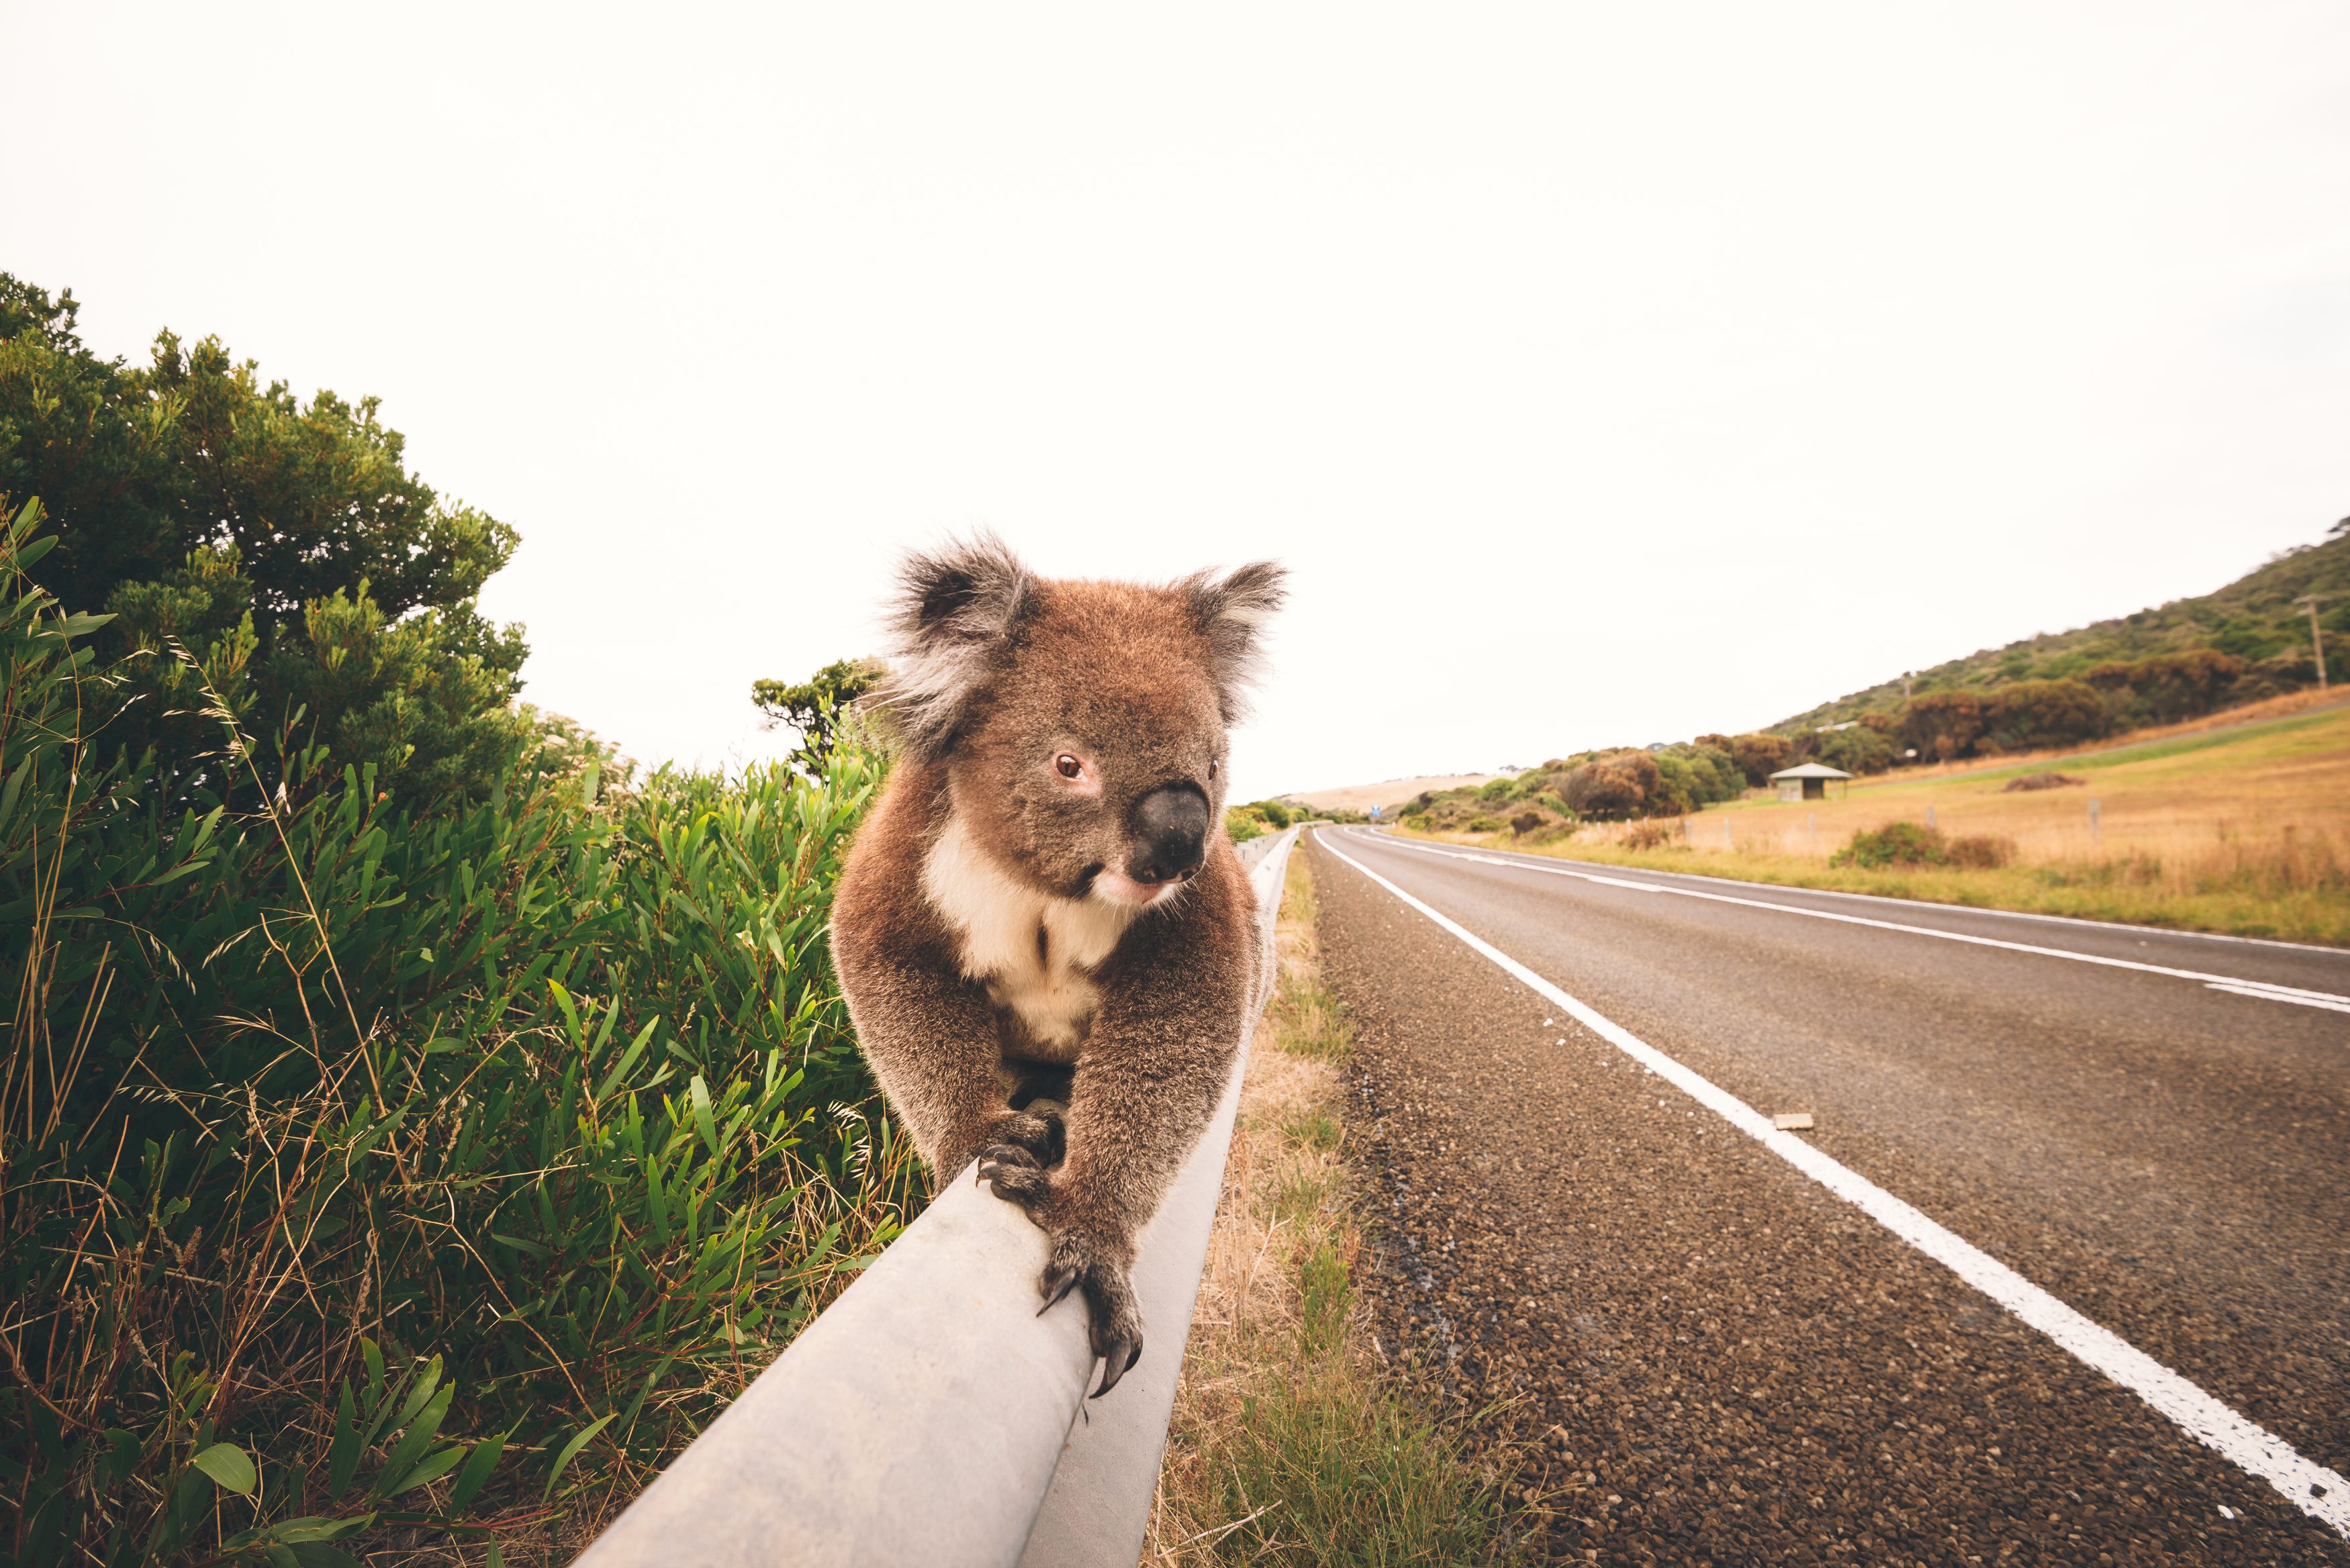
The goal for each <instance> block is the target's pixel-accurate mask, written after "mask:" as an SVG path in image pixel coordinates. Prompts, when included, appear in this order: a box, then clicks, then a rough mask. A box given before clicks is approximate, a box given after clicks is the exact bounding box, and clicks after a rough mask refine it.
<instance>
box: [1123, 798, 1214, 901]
mask: <svg viewBox="0 0 2350 1568" xmlns="http://www.w3.org/2000/svg"><path fill="white" fill-rule="evenodd" d="M1134 836H1135V841H1136V842H1135V857H1134V862H1133V864H1132V865H1130V866H1128V867H1127V875H1128V876H1129V877H1133V878H1134V879H1135V880H1136V881H1138V882H1171V881H1173V880H1175V879H1176V878H1177V877H1189V876H1190V875H1191V873H1192V872H1194V871H1197V870H1198V869H1199V868H1200V862H1201V860H1203V859H1205V858H1206V857H1207V853H1208V799H1207V797H1206V796H1205V795H1203V794H1201V793H1200V790H1199V786H1198V785H1196V784H1161V785H1159V787H1158V788H1157V789H1155V790H1152V791H1151V792H1150V793H1149V794H1147V795H1144V796H1143V797H1142V798H1141V799H1140V800H1139V801H1138V802H1136V803H1135V807H1134Z"/></svg>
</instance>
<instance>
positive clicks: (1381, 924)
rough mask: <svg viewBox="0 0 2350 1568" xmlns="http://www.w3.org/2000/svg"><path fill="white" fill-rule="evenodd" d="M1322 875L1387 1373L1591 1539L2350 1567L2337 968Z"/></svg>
mask: <svg viewBox="0 0 2350 1568" xmlns="http://www.w3.org/2000/svg"><path fill="white" fill-rule="evenodd" d="M1311 854H1312V857H1313V864H1314V868H1315V875H1316V881H1317V884H1318V886H1319V888H1320V894H1321V906H1322V911H1323V916H1322V918H1323V945H1324V954H1325V968H1326V974H1327V977H1328V979H1329V981H1330V982H1331V984H1332V985H1333V987H1334V988H1335V989H1336V992H1338V994H1339V996H1340V998H1341V999H1342V1000H1343V1001H1344V1002H1347V1005H1348V1007H1349V1009H1350V1012H1351V1013H1352V1016H1353V1019H1354V1022H1355V1024H1356V1028H1357V1036H1358V1039H1359V1040H1360V1043H1361V1044H1360V1048H1359V1054H1358V1073H1359V1076H1360V1080H1361V1081H1360V1088H1361V1091H1362V1094H1363V1096H1364V1102H1365V1107H1366V1110H1367V1112H1368V1116H1369V1123H1368V1130H1369V1132H1370V1135H1371V1136H1370V1138H1369V1141H1368V1145H1367V1147H1368V1148H1369V1150H1370V1156H1369V1163H1370V1166H1371V1168H1372V1171H1373V1179H1374V1182H1375V1186H1376V1190H1375V1194H1374V1196H1375V1198H1376V1200H1377V1201H1378V1205H1379V1206H1380V1208H1381V1209H1383V1210H1386V1215H1385V1218H1386V1220H1387V1225H1386V1230H1385V1233H1384V1238H1383V1243H1382V1253H1383V1264H1384V1271H1385V1272H1383V1273H1382V1274H1381V1275H1380V1279H1379V1283H1378V1286H1377V1287H1376V1288H1375V1290H1374V1295H1375V1298H1376V1300H1377V1304H1378V1322H1379V1324H1380V1334H1381V1338H1382V1341H1383V1345H1382V1348H1383V1349H1385V1350H1388V1352H1390V1353H1394V1352H1395V1351H1397V1350H1399V1349H1400V1350H1403V1351H1406V1352H1409V1353H1412V1354H1417V1355H1421V1356H1425V1357H1432V1358H1436V1359H1438V1360H1439V1361H1440V1362H1441V1363H1443V1364H1446V1365H1450V1366H1454V1367H1456V1368H1457V1376H1458V1377H1459V1379H1460V1380H1461V1383H1462V1384H1463V1385H1465V1386H1466V1388H1467V1391H1469V1392H1471V1393H1472V1394H1474V1395H1477V1396H1480V1397H1485V1398H1508V1399H1513V1400H1514V1401H1515V1402H1514V1403H1513V1404H1512V1405H1511V1406H1510V1407H1508V1409H1507V1410H1506V1411H1505V1413H1504V1415H1503V1417H1502V1419H1503V1420H1504V1421H1505V1422H1506V1423H1507V1424H1508V1425H1509V1427H1510V1428H1511V1429H1512V1430H1513V1432H1514V1433H1515V1434H1516V1435H1518V1436H1519V1437H1521V1438H1524V1439H1526V1440H1529V1441H1531V1442H1533V1443H1534V1444H1535V1445H1536V1449H1537V1451H1538V1452H1539V1453H1540V1454H1541V1455H1542V1456H1543V1459H1544V1464H1545V1466H1546V1468H1547V1475H1548V1477H1549V1480H1550V1484H1552V1485H1554V1486H1555V1487H1557V1488H1559V1489H1560V1490H1559V1491H1558V1494H1557V1496H1556V1498H1555V1501H1554V1506H1555V1509H1556V1510H1557V1518H1556V1523H1555V1531H1554V1536H1555V1539H1554V1544H1555V1546H1556V1547H1557V1548H1558V1549H1560V1550H1561V1551H1562V1552H1564V1553H1565V1554H1566V1555H1568V1556H1570V1557H1574V1556H1588V1555H1591V1554H1594V1553H1596V1555H1597V1556H1598V1557H1600V1558H1601V1559H1603V1560H1607V1561H1623V1562H1639V1561H1650V1560H1653V1561H1659V1562H1708V1561H1710V1562H1718V1563H1732V1562H1746V1561H1754V1562H1771V1561H1785V1562H1836V1561H1849V1562H1866V1563H1878V1562H1901V1563H1912V1562H1926V1563H1943V1562H1949V1563H1969V1562H1981V1563H1999V1562H2007V1563H2027V1562H2028V1563H2038V1562H2050V1563H2101V1562H2103V1563H2133V1564H2134V1563H2161V1562H2179V1563H2272V1562H2313V1563H2319V1562H2350V1544H2345V1532H2350V1483H2345V1481H2344V1480H2343V1474H2344V1472H2345V1470H2350V1255H2345V1236H2350V1226H2345V1221H2350V1181H2345V1176H2350V953H2344V952H2338V951H2334V950H2325V949H2315V948H2306V947H2298V946H2293V945H2290V944H2284V943H2268V942H2253V941H2243V940H2229V939H2224V938H2210V937H2198V936H2192V935H2187V934H2180V933H2169V932H2160V931H2152V930H2144V929H2136V928H2127V927H2115V926H2098V925H2094V924H2089V923H2086V922H2080V921H2071V920H2061V919H2043V918H2033V917H2021V916H2010V915H2002V914H1996V913H1991V912H1987V911H1976V910H1965V909H1953V908H1950V907H1948V906H1939V905H1928V904H1914V903H1907V902H1901V901H1896V900H1889V899H1877V898H1851V897H1846V896H1838V895H1835V894H1825V893H1819V892H1807V891H1803V890H1798V889H1789V888H1771V887H1761V886H1756V885H1754V884H1750V883H1738V882H1729V881H1724V880H1720V879H1716V878H1711V877H1690V876H1681V875H1669V874H1659V873H1649V872H1644V871H1632V870H1627V869H1624V868H1621V867H1607V866H1596V865H1588V864H1580V863H1575V862H1565V861H1559V860H1555V859H1551V858H1548V857H1534V856H1514V855H1509V854H1506V853H1495V852H1489V851H1482V850H1472V849H1468V848H1465V847H1462V846H1449V845H1430V844H1426V843H1421V842H1417V841H1410V840H1401V839H1398V838H1396V837H1394V836H1388V835H1381V834H1378V833H1374V832H1370V831H1367V830H1360V829H1344V830H1328V829H1326V830H1322V831H1321V832H1319V833H1317V834H1316V835H1315V841H1314V843H1313V845H1312V847H1311ZM1795 1112H1802V1113H1808V1114H1809V1115H1810V1116H1812V1118H1813V1127H1812V1129H1811V1130H1809V1131H1805V1132H1799V1133H1787V1132H1778V1131H1773V1129H1772V1127H1771V1123H1770V1120H1769V1118H1770V1117H1772V1116H1774V1115H1777V1114H1781V1113H1795Z"/></svg>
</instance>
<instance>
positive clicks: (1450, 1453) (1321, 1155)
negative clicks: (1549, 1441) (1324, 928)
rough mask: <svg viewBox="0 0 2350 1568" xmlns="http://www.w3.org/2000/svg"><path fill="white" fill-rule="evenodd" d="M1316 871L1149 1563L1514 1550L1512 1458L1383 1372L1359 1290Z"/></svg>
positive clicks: (1294, 867)
mask: <svg viewBox="0 0 2350 1568" xmlns="http://www.w3.org/2000/svg"><path fill="white" fill-rule="evenodd" d="M1314 921H1315V902H1314V881H1313V874H1312V872H1311V871H1309V870H1308V869H1307V867H1306V864H1305V856H1304V855H1303V854H1298V855H1295V856H1293V857H1291V859H1290V862H1289V882H1288V887H1287V888H1286V890H1285V894H1284V899H1283V904H1282V914H1281V925H1280V929H1279V937H1278V940H1279V944H1280V954H1281V989H1280V991H1279V992H1278V993H1277V994H1276V995H1275V997H1274V1004H1273V1006H1272V1008H1271V1009H1270V1010H1269V1011H1268V1012H1267V1013H1266V1016H1265V1020H1264V1022H1263V1023H1262V1024H1261V1025H1260V1026H1259V1027H1258V1031H1257V1036H1256V1043H1255V1045H1254V1046H1253V1048H1252V1050H1251V1052H1250V1054H1249V1064H1248V1075H1247V1077H1246V1079H1245V1080H1244V1081H1243V1085H1242V1091H1241V1118H1240V1123H1239V1126H1238V1127H1236V1128H1235V1129H1234V1132H1233V1137H1232V1156H1231V1158H1230V1159H1229V1161H1228V1162H1227V1164H1226V1166H1225V1169H1224V1197H1223V1203H1222V1208H1221V1209H1220V1210H1218V1212H1217V1216H1216V1228H1215V1231H1214V1232H1213V1233H1212V1235H1211V1238H1210V1241H1209V1246H1208V1262H1207V1268H1206V1271H1205V1272H1204V1273H1203V1275H1202V1276H1201V1282H1200V1300H1199V1305H1198V1308H1197V1309H1196V1311H1195V1312H1194V1313H1193V1314H1192V1322H1191V1344H1190V1345H1189V1347H1188V1349H1187V1351H1186V1354H1185V1356H1184V1362H1183V1380H1182V1383H1181V1385H1180V1387H1179V1389H1178V1391H1177V1394H1176V1400H1175V1415H1174V1419H1173V1420H1172V1421H1171V1422H1170V1426H1169V1429H1168V1438H1167V1458H1166V1460H1165V1463H1164V1464H1163V1465H1162V1466H1161V1468H1160V1470H1159V1497H1158V1502H1157V1506H1156V1508H1154V1510H1153V1511H1152V1514H1151V1521H1150V1535H1149V1542H1148V1544H1147V1547H1146V1550H1145V1552H1144V1556H1143V1562H1144V1563H1145V1565H1146V1568H1176V1565H1178V1564H1189V1563H1292V1564H1299V1565H1301V1568H1302V1565H1304V1564H1309V1563H1311V1564H1333V1565H1336V1564H1361V1565H1363V1568H1370V1565H1372V1564H1402V1563H1493V1562H1505V1561H1511V1560H1513V1559H1512V1556H1511V1552H1512V1548H1511V1547H1510V1545H1509V1544H1508V1537H1509V1534H1510V1532H1509V1531H1508V1529H1507V1525H1508V1522H1509V1518H1508V1515H1507V1513H1506V1512H1505V1510H1504V1505H1503V1488H1504V1485H1505V1482H1506V1477H1505V1476H1504V1475H1503V1474H1502V1473H1501V1471H1500V1469H1498V1468H1497V1467H1499V1466H1503V1465H1505V1464H1506V1463H1507V1462H1508V1458H1509V1456H1508V1455H1506V1454H1504V1453H1499V1452H1496V1453H1492V1454H1490V1455H1487V1456H1485V1457H1483V1458H1482V1459H1472V1458H1471V1456H1470V1455H1469V1454H1468V1453H1467V1452H1466V1450H1465V1449H1464V1445H1463V1441H1462V1439H1463V1438H1464V1437H1466V1436H1467V1435H1468V1430H1467V1428H1466V1426H1465V1422H1464V1420H1463V1418H1461V1417H1452V1418H1440V1419H1430V1417H1428V1416H1426V1415H1425V1414H1424V1413H1423V1412H1422V1411H1420V1410H1419V1408H1418V1407H1416V1405H1415V1404H1414V1403H1413V1402H1412V1401H1411V1400H1409V1399H1408V1398H1407V1397H1405V1396H1404V1395H1403V1394H1401V1393H1400V1392H1399V1390H1398V1389H1396V1388H1395V1387H1394V1386H1392V1385H1391V1384H1390V1383H1389V1382H1388V1380H1387V1378H1386V1376H1384V1375H1383V1371H1382V1368H1381V1367H1380V1366H1379V1364H1378V1359H1377V1357H1376V1355H1375V1354H1374V1352H1373V1350H1372V1348H1371V1347H1370V1345H1368V1343H1367V1338H1368V1335H1367V1330H1365V1329H1364V1328H1363V1326H1362V1324H1361V1323H1360V1321H1359V1320H1360V1315H1361V1314H1360V1313H1359V1312H1358V1310H1357V1300H1356V1293H1355V1287H1354V1280H1353V1274H1354V1269H1355V1266H1356V1261H1357V1256H1358V1254H1359V1253H1360V1251H1361V1250H1362V1246H1363V1231H1362V1225H1361V1222H1360V1220H1359V1219H1358V1218H1357V1214H1356V1212H1355V1209H1354V1206H1353V1204H1352V1202H1351V1200H1350V1197H1349V1193H1348V1190H1347V1188H1348V1184H1347V1174H1346V1166H1345V1163H1344V1160H1343V1158H1341V1154H1340V1149H1341V1147H1342V1145H1343V1143H1344V1141H1345V1137H1346V1128H1345V1125H1344V1123H1343V1122H1342V1120H1341V1115H1342V1112H1343V1108H1344V1101H1345V1094H1344V1084H1343V1080H1342V1069H1343V1066H1344V1064H1345V1062H1346V1059H1347V1054H1348V1053H1349V1050H1350V1049H1351V1042H1350V1041H1349V1039H1348V1036H1347V1029H1346V1021H1345V1017H1344V1015H1343V1014H1342V1013H1341V1012H1340V1011H1339V1008H1338V1005H1337V1002H1336V999H1335V998H1333V997H1332V996H1331V994H1330V993H1329V992H1328V991H1327V990H1326V988H1325V987H1324V986H1323V984H1322V981H1321V978H1320V965H1319V949H1318V947H1317V945H1316V943H1315V933H1314Z"/></svg>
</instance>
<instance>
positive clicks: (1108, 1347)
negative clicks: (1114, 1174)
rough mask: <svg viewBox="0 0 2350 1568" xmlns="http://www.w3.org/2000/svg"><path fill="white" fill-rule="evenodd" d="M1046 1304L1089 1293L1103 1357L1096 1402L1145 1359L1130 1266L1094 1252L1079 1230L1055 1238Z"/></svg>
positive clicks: (1090, 1320)
mask: <svg viewBox="0 0 2350 1568" xmlns="http://www.w3.org/2000/svg"><path fill="white" fill-rule="evenodd" d="M1043 1289H1044V1293H1045V1305H1044V1307H1042V1308H1040V1309H1038V1310H1039V1311H1040V1312H1042V1311H1048V1310H1050V1309H1051V1308H1052V1307H1053V1306H1054V1305H1055V1303H1058V1302H1059V1301H1060V1300H1061V1298H1062V1297H1064V1296H1066V1295H1067V1294H1068V1293H1070V1292H1071V1291H1073V1290H1081V1291H1083V1292H1085V1293H1086V1316H1087V1324H1088V1337H1089V1338H1090V1340H1091V1342H1092V1345H1093V1352H1094V1354H1095V1355H1098V1356H1100V1357H1101V1358H1102V1379H1101V1386H1100V1387H1098V1388H1097V1389H1095V1390H1094V1392H1093V1397H1095V1398H1097V1399H1098V1398H1100V1397H1102V1396H1103V1395H1105V1394H1107V1393H1108V1392H1109V1391H1110V1390H1111V1389H1113V1388H1115V1387H1117V1386H1118V1379H1119V1378H1121V1377H1123V1376H1126V1375H1127V1374H1128V1372H1130V1371H1132V1370H1133V1369H1134V1364H1135V1363H1136V1362H1138V1361H1139V1360H1141V1359H1142V1308H1141V1306H1140V1304H1139V1303H1137V1302H1136V1301H1135V1299H1134V1281H1133V1279H1132V1278H1131V1277H1130V1276H1128V1273H1127V1272H1126V1265H1125V1264H1124V1263H1122V1262H1117V1261H1115V1260H1113V1259H1111V1258H1109V1257H1107V1256H1106V1255H1104V1254H1103V1253H1102V1252H1101V1251H1098V1250H1097V1248H1095V1247H1094V1246H1093V1245H1092V1244H1091V1243H1090V1242H1088V1241H1087V1240H1086V1238H1085V1237H1084V1236H1082V1235H1080V1234H1079V1233H1078V1232H1076V1231H1059V1232H1057V1233H1056V1234H1055V1236H1054V1237H1053V1254H1052V1260H1051V1262H1047V1263H1046V1264H1045V1278H1044V1281H1043Z"/></svg>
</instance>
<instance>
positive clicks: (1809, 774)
mask: <svg viewBox="0 0 2350 1568" xmlns="http://www.w3.org/2000/svg"><path fill="white" fill-rule="evenodd" d="M1850 777H1852V775H1851V774H1848V773H1846V772H1845V771H1844V770H1843V769H1842V768H1832V767H1829V766H1827V765H1826V764H1825V763H1804V765H1803V766H1802V767H1799V768H1781V769H1780V770H1779V771H1778V772H1777V773H1775V774H1772V775H1771V782H1772V783H1773V784H1777V785H1778V786H1779V798H1780V799H1781V800H1825V799H1827V797H1828V780H1830V779H1849V778H1850Z"/></svg>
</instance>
